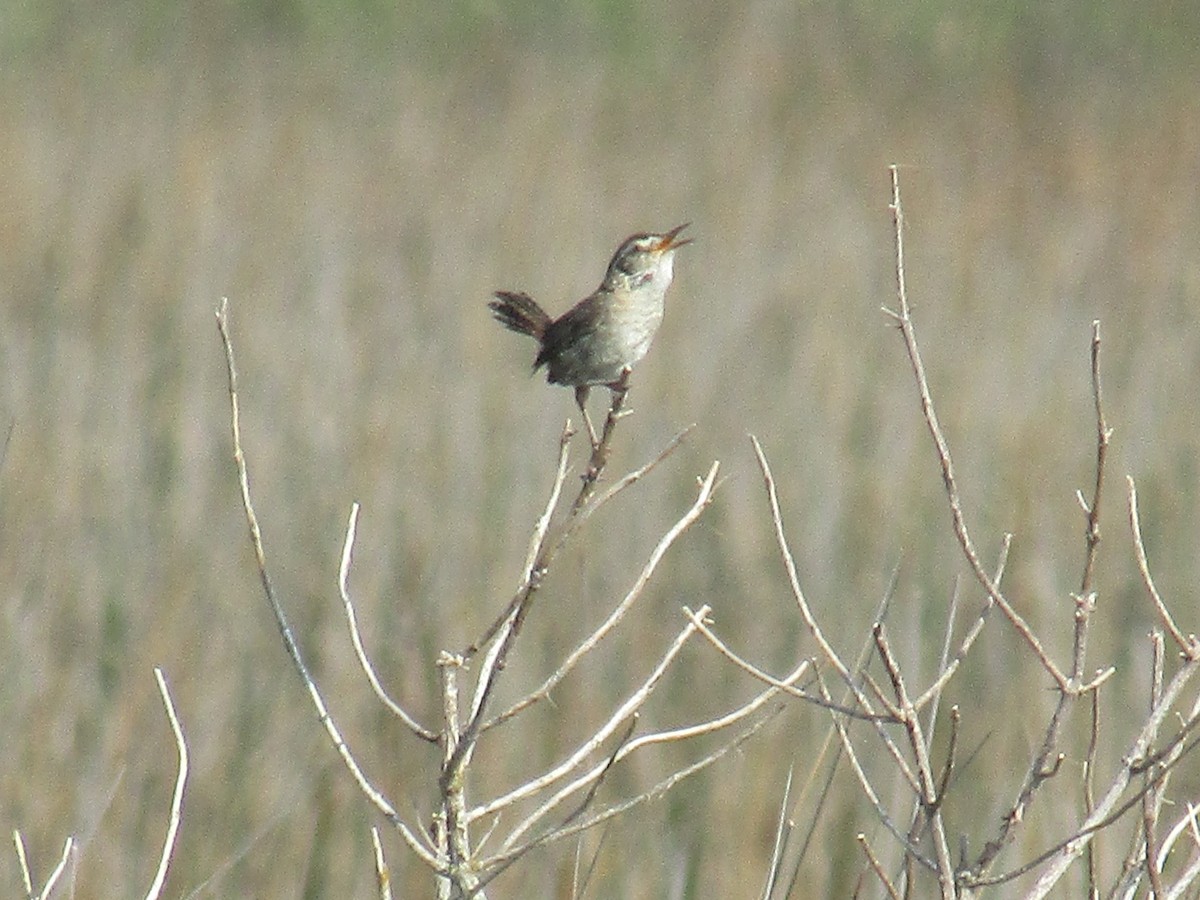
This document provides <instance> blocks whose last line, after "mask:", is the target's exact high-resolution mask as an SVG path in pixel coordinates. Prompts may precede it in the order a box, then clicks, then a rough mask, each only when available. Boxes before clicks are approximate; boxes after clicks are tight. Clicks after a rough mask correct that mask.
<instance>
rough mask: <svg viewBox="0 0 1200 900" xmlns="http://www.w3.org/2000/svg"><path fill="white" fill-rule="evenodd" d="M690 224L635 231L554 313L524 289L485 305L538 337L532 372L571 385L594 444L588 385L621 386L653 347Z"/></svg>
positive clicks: (510, 326) (522, 331)
mask: <svg viewBox="0 0 1200 900" xmlns="http://www.w3.org/2000/svg"><path fill="white" fill-rule="evenodd" d="M685 228H687V225H686V224H684V225H680V226H679V227H678V228H672V229H671V230H670V231H668V232H666V233H665V234H635V235H633V236H632V237H629V238H626V239H625V242H624V243H623V244H621V246H620V247H618V248H617V252H616V253H614V254H613V258H612V261H611V262H609V264H608V270H607V271H606V272H605V273H604V280H603V281H602V282H600V287H598V288H596V290H595V291H594V292H593V293H592V294H590V295H589V296H587V297H584V298H583V299H582V300H580V301H579V302H578V303H576V304H575V305H574V306H573V307H571V308H570V309H569V310H567V311H566V312H565V313H563V314H562V315H561V316H559V317H558V318H557V319H552V318H550V315H549V314H548V313H547V312H546V311H545V310H544V309H542V308H541V306H539V305H538V304H537V303H536V302H535V301H534V299H533V298H532V297H530V296H529V295H528V294H520V293H511V292H509V291H496V294H495V297H496V299H495V300H493V301H491V302H490V303H489V304H488V307H489V308H490V309H491V310H492V313H493V315H495V317H496V319H497V321H499V322H500V324H501V325H503V326H504V327H505V328H508V329H511V330H512V331H516V332H518V333H520V334H528V335H531V336H532V337H534V338H535V339H536V340H537V342H538V345H539V346H538V354H537V358H536V359H535V360H534V361H533V368H534V371H537V369H539V368H540V367H542V366H545V367H546V380H547V381H549V382H550V383H551V384H562V385H566V386H568V387H573V388H575V402H576V403H578V404H579V410H580V412H582V413H583V421H584V423H585V424H586V425H587V429H588V436H589V437H590V438H591V440H592V446H593V447H595V446H596V445H597V444H598V440H597V438H596V430H595V429H594V428H593V427H592V420H591V419H590V418H589V417H588V413H587V406H586V403H587V397H588V391H589V390H590V389H591V387H592V385H597V384H603V385H607V386H608V387H609V388H611V389H612V390H613V391H618V390H624V389H625V387H626V382H625V379H626V378H627V377H628V375H629V372H630V370H631V369H632V368H633V366H634V364H635V363H636V362H638V361H639V360H640V359H641V358H642V357H643V356H645V355H646V351H647V350H649V349H650V342H651V341H652V340H653V339H654V334H655V332H656V331H658V326H659V325H661V324H662V319H663V298H664V297H665V296H666V293H667V288H668V287H669V286H670V284H671V278H672V277H673V275H674V262H675V251H676V250H677V249H678V248H680V247H682V246H683V245H684V244H689V243H691V239H690V238H686V239H684V240H680V239H679V233H680V232H681V231H683V229H685Z"/></svg>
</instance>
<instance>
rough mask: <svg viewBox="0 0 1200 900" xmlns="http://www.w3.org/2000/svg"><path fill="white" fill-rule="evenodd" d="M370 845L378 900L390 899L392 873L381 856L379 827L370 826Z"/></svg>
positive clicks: (381, 846)
mask: <svg viewBox="0 0 1200 900" xmlns="http://www.w3.org/2000/svg"><path fill="white" fill-rule="evenodd" d="M371 847H372V849H373V851H374V853H373V855H374V858H375V886H376V887H378V888H379V900H392V873H391V870H389V869H388V864H387V860H386V859H384V856H383V842H382V841H380V840H379V829H378V828H376V827H375V826H374V825H372V826H371Z"/></svg>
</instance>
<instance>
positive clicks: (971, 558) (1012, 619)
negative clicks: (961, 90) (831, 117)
mask: <svg viewBox="0 0 1200 900" xmlns="http://www.w3.org/2000/svg"><path fill="white" fill-rule="evenodd" d="M889 170H890V172H891V176H892V202H891V211H892V221H893V224H894V226H895V228H894V231H895V238H896V294H897V297H898V300H899V304H900V308H899V310H898V311H896V310H891V309H888V308H887V307H884V310H883V311H884V312H885V313H886V314H887V315H889V316H890V317H891V318H892V319H893V320H894V321H895V322H896V324H897V325H898V326H899V327H900V333H901V335H902V336H903V338H904V346H905V348H906V349H907V351H908V359H909V362H910V363H911V365H912V369H913V375H914V377H915V380H916V383H917V391H918V393H919V394H920V400H921V412H922V413H923V415H924V417H925V424H926V425H927V426H928V428H929V433H930V435H931V436H932V437H933V443H934V445H935V447H936V449H937V457H938V462H939V463H940V464H941V467H942V481H943V483H944V485H945V489H946V497H947V500H948V501H949V505H950V518H951V520H952V522H953V525H954V534H955V537H957V539H958V545H959V547H960V548H961V549H962V551H963V555H964V556H965V557H966V559H967V563H968V565H969V566H970V568H971V571H972V572H973V573H974V574H975V578H976V579H977V580H978V581H979V583H980V584H981V585H982V586H983V589H984V590H985V591H987V594H988V596H989V597H991V599H992V600H993V601H994V602H995V604H996V605H997V606H998V607H1000V611H1001V612H1003V613H1004V616H1005V618H1007V619H1008V621H1009V623H1010V624H1011V625H1012V626H1013V628H1014V629H1016V631H1017V633H1018V634H1020V635H1021V637H1022V638H1023V639H1024V641H1025V642H1026V643H1027V644H1028V645H1029V647H1030V649H1031V650H1033V653H1034V655H1035V656H1036V657H1037V658H1038V661H1039V662H1041V664H1042V668H1044V669H1045V670H1046V672H1047V673H1048V674H1049V675H1050V677H1051V678H1052V679H1054V682H1055V684H1057V685H1058V688H1059V690H1060V691H1062V692H1063V693H1068V694H1074V693H1078V692H1079V691H1080V690H1081V689H1082V688H1081V687H1080V686H1079V685H1077V684H1073V683H1072V682H1071V680H1070V678H1068V677H1067V676H1066V675H1065V674H1063V672H1062V670H1061V669H1060V668H1059V667H1058V666H1057V665H1056V664H1055V663H1054V660H1052V659H1051V658H1050V656H1049V654H1048V653H1046V650H1045V649H1044V648H1043V647H1042V643H1041V641H1039V640H1038V638H1037V636H1036V635H1035V634H1034V633H1033V629H1031V628H1030V627H1029V624H1028V623H1027V622H1026V621H1025V619H1024V618H1023V617H1022V616H1021V615H1020V613H1018V612H1017V611H1016V610H1015V609H1014V608H1013V606H1012V605H1011V604H1010V603H1009V602H1008V600H1007V598H1005V596H1004V595H1003V594H1002V593H1000V588H999V587H998V586H997V585H996V583H995V581H993V580H992V578H991V576H989V575H988V573H987V571H986V570H985V569H984V568H983V563H982V561H981V560H980V558H979V554H978V552H976V550H975V544H974V542H973V541H972V540H971V535H970V532H969V531H968V530H967V523H966V519H965V517H964V515H963V511H962V500H961V499H960V497H959V493H958V482H957V480H956V479H955V477H954V463H953V461H952V460H951V457H950V445H949V444H948V443H947V441H946V438H945V435H943V434H942V426H941V425H940V424H939V422H938V417H937V412H936V411H935V410H934V406H933V397H932V395H931V394H930V391H929V382H928V380H927V379H926V377H925V365H924V363H922V362H921V353H920V350H919V349H918V347H917V336H916V330H915V329H914V327H913V322H912V316H911V314H910V312H909V307H908V289H907V286H906V285H905V280H904V212H903V210H902V208H901V206H900V169H899V167H898V166H894V165H893V166H890V167H889Z"/></svg>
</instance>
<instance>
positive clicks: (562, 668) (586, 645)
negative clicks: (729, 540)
mask: <svg viewBox="0 0 1200 900" xmlns="http://www.w3.org/2000/svg"><path fill="white" fill-rule="evenodd" d="M718 470H719V466H718V464H717V463H713V464H712V468H710V469H709V471H708V475H707V476H706V477H705V478H704V480H703V481H701V482H700V490H699V493H698V494H697V496H696V499H695V501H694V502H693V503H692V506H691V508H689V509H688V511H687V512H686V513H684V515H683V517H682V518H680V519H679V521H677V522H676V523H675V524H674V525H673V526H672V527H671V528H670V530H668V531H667V533H666V534H664V535H663V536H662V538H661V539H660V540H659V542H658V544H657V545H656V546H655V548H654V550H653V551H652V552H651V554H650V558H649V559H648V560H646V564H645V565H644V566H643V567H642V571H641V572H640V573H639V574H638V577H637V579H636V580H635V581H634V583H633V586H632V587H631V588H630V589H629V591H628V592H627V593H626V594H625V597H624V598H623V599H622V600H621V602H620V603H618V604H617V606H616V608H615V609H613V611H612V612H611V613H610V614H609V615H608V618H606V619H605V620H604V621H603V622H601V623H600V625H599V626H598V627H597V628H596V629H595V630H594V631H593V632H592V633H591V634H590V635H588V636H587V637H586V638H585V639H584V640H583V641H582V642H580V644H579V646H577V647H576V648H575V649H574V650H572V651H571V652H570V653H569V654H568V655H567V657H566V659H564V660H563V661H562V663H561V664H560V665H559V667H558V668H557V669H556V670H555V671H554V673H553V674H552V675H551V676H550V677H549V678H547V679H546V680H545V681H544V682H543V683H542V684H541V686H540V687H538V688H537V689H535V690H534V691H532V692H531V693H529V694H528V695H526V696H525V697H523V698H522V699H521V700H518V701H517V702H516V703H514V704H513V705H512V706H510V707H509V708H508V709H506V710H505V711H504V712H502V713H500V714H499V715H498V716H496V717H495V718H494V719H491V720H489V721H488V722H485V723H484V724H483V725H482V726H481V727H480V731H485V730H487V729H489V728H492V727H494V726H496V725H499V724H500V723H502V722H504V721H506V720H508V719H511V718H512V717H513V716H515V715H516V714H517V713H519V712H521V711H522V710H523V709H527V708H528V707H530V706H532V705H533V704H534V703H536V702H537V701H539V700H542V699H544V698H546V697H549V696H550V692H551V691H552V690H554V688H555V687H556V686H557V685H558V684H559V683H560V682H561V681H562V680H563V679H564V678H566V677H567V675H568V674H569V673H570V672H571V671H572V670H573V669H574V668H575V666H576V665H578V663H579V662H580V660H582V659H583V658H584V657H585V656H587V654H589V653H590V652H592V650H594V649H595V648H596V645H597V644H599V643H600V642H601V641H602V640H604V638H605V637H607V636H608V635H609V634H610V633H611V632H612V630H613V629H614V628H616V627H617V624H618V623H619V622H620V621H621V619H623V618H624V617H625V614H626V613H627V612H629V609H630V607H632V606H633V604H634V603H636V602H637V600H638V598H639V597H641V596H642V594H643V592H644V591H645V589H646V585H647V584H649V582H650V579H651V577H653V575H654V572H655V570H656V569H657V568H658V565H659V563H660V562H661V561H662V558H663V557H664V556H665V555H666V553H667V551H668V550H669V549H670V548H671V545H672V544H674V543H675V541H676V540H677V539H678V538H679V536H680V535H681V534H683V532H685V531H686V530H687V529H688V528H690V527H691V526H692V524H693V523H694V522H695V521H696V519H698V518H699V517H700V514H701V513H703V512H704V510H705V508H706V507H707V506H708V505H709V504H710V503H711V502H712V494H713V490H714V488H715V487H716V483H717V472H718Z"/></svg>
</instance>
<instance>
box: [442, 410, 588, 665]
mask: <svg viewBox="0 0 1200 900" xmlns="http://www.w3.org/2000/svg"><path fill="white" fill-rule="evenodd" d="M574 433H575V432H574V431H573V430H572V429H571V421H570V419H568V420H567V423H566V424H565V425H564V426H563V430H562V433H561V434H560V435H559V438H558V468H557V469H556V470H555V473H554V484H553V485H552V486H551V488H550V497H549V498H548V499H547V501H546V506H545V508H544V509H543V510H542V514H541V515H540V516H538V520H537V523H536V524H535V525H534V527H533V533H532V534H531V535H530V537H529V550H528V551H527V552H526V554H525V565H524V566H522V567H521V583H520V584H518V585H517V590H516V592H515V593H514V594H513V598H512V600H510V601H509V602H508V605H507V606H506V607H505V608H504V611H503V612H502V613H500V615H499V616H497V617H496V619H495V621H493V622H492V624H491V625H489V626H488V627H487V628H486V629H485V630H484V632H483V635H482V636H481V637H480V638H479V639H478V640H476V641H475V642H474V643H473V644H471V646H470V647H467V648H466V649H465V650H463V652H462V653H461V654H460V655H461V656H462V657H463V659H464V660H469V659H471V657H473V656H474V655H475V654H476V653H478V652H479V648H480V647H483V646H485V645H486V644H487V643H488V642H489V641H490V640H491V639H492V638H494V637H495V636H496V634H497V633H498V632H499V631H500V629H501V628H502V627H503V626H504V625H505V623H507V622H510V620H511V619H512V616H513V613H515V612H516V611H517V608H518V607H520V606H521V605H522V604H527V603H529V602H530V601H531V595H532V594H533V592H534V591H536V590H537V589H538V588H539V587H540V586H541V582H542V578H543V576H544V575H545V574H546V569H547V568H548V566H549V564H550V559H549V556H551V555H552V551H551V553H548V552H547V551H546V534H547V532H548V531H549V530H550V519H551V517H552V516H553V515H554V510H555V508H556V507H557V506H558V499H559V497H560V496H561V495H562V489H563V484H564V483H565V482H566V480H567V460H568V458H569V455H570V447H571V436H572V435H573V434H574Z"/></svg>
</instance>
